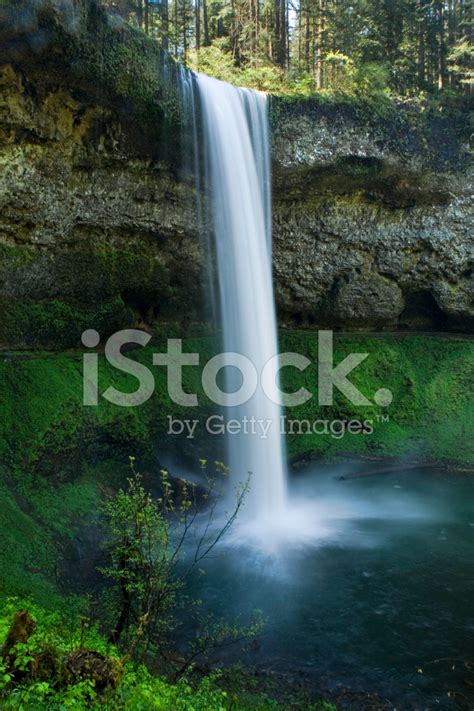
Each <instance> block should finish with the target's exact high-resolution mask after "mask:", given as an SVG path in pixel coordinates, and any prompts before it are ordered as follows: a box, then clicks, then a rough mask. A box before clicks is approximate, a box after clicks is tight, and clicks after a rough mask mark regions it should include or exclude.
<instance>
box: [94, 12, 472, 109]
mask: <svg viewBox="0 0 474 711" xmlns="http://www.w3.org/2000/svg"><path fill="white" fill-rule="evenodd" d="M104 4H105V6H106V7H107V9H108V10H109V11H112V12H114V13H118V14H119V15H120V16H121V17H123V18H125V19H126V20H127V21H129V22H131V23H132V24H135V25H136V26H138V27H139V28H140V29H142V30H144V31H145V32H146V33H147V34H148V35H150V36H151V37H153V38H155V39H156V40H157V42H159V44H160V45H161V46H162V47H163V48H164V49H167V50H169V51H170V52H171V53H172V54H173V55H174V56H175V57H176V58H177V59H178V60H180V61H181V62H183V63H184V64H186V65H189V66H191V67H192V68H194V69H198V70H200V71H204V72H207V73H209V74H212V75H214V76H217V77H218V78H221V79H225V80H228V81H233V82H234V83H237V84H246V85H249V86H255V87H256V88H261V89H266V90H270V91H279V90H281V91H286V92H288V91H290V92H292V91H293V92H297V93H304V94H309V93H312V92H314V91H329V92H332V93H364V92H366V91H369V92H372V93H373V92H386V93H388V94H393V95H397V96H404V97H410V96H419V95H421V94H429V93H436V92H439V91H446V90H451V91H456V92H461V93H466V94H469V93H470V92H471V91H472V87H473V84H474V69H473V63H474V49H473V44H472V2H471V0H104Z"/></svg>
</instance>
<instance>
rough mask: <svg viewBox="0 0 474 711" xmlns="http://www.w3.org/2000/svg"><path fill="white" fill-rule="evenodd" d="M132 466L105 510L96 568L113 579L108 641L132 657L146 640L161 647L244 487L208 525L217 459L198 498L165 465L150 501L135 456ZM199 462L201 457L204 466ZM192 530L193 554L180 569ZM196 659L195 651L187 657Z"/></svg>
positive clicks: (222, 470)
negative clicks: (104, 550)
mask: <svg viewBox="0 0 474 711" xmlns="http://www.w3.org/2000/svg"><path fill="white" fill-rule="evenodd" d="M130 465H131V469H132V475H131V476H130V478H129V479H128V480H127V488H126V489H120V490H119V491H118V492H117V493H116V494H115V496H113V497H111V498H110V499H109V500H108V501H106V502H105V504H104V507H103V513H104V516H105V519H106V521H107V524H108V529H109V532H110V542H109V561H108V564H107V565H105V566H104V567H102V568H100V571H101V572H102V574H103V575H104V576H105V577H106V578H107V579H108V580H110V581H112V582H113V583H114V591H115V597H116V600H115V604H114V606H113V611H114V613H115V619H114V622H113V624H112V629H111V632H110V635H109V641H110V642H112V643H114V644H118V643H122V645H124V646H126V647H127V649H128V652H127V654H128V656H132V655H134V653H135V651H136V649H137V648H138V646H139V645H142V643H144V646H145V648H146V647H147V645H148V643H150V642H152V643H154V644H157V645H158V646H159V647H160V648H161V649H164V648H165V646H166V645H164V640H165V638H166V637H167V636H168V635H169V634H170V632H171V631H172V629H173V627H174V613H175V611H176V607H177V605H178V596H179V594H180V593H181V592H182V590H183V586H184V583H185V580H186V579H187V577H188V576H189V575H190V573H191V571H192V570H193V569H195V568H196V566H197V565H198V564H199V563H200V562H201V561H202V560H203V559H204V558H205V557H206V556H207V555H209V553H210V552H211V551H212V550H213V549H214V548H215V546H216V545H217V543H218V542H219V541H220V539H221V538H222V537H223V535H224V534H225V533H226V532H227V531H228V530H229V528H230V526H231V525H232V523H233V522H234V520H235V518H236V517H237V514H238V512H239V510H240V508H241V506H242V504H243V501H244V497H245V494H246V492H247V490H248V480H247V482H245V483H244V484H243V485H242V486H241V487H240V488H239V490H238V491H237V495H236V503H235V506H234V508H233V510H232V512H231V513H230V514H228V515H227V516H226V517H225V520H224V522H223V523H222V524H220V525H218V526H217V527H214V521H215V515H216V511H217V507H218V504H219V500H220V492H221V487H222V483H223V477H225V476H226V474H227V469H226V467H225V466H224V465H223V464H222V463H220V462H216V463H215V467H216V471H215V472H214V474H213V476H208V477H207V481H208V491H207V493H206V494H202V496H201V502H199V500H198V498H199V497H198V493H197V489H196V487H195V486H193V485H190V484H189V483H188V482H186V481H184V480H180V481H178V482H174V483H173V482H172V481H171V480H170V477H169V474H168V472H167V471H166V470H161V496H160V497H159V498H158V499H156V500H155V499H153V498H152V496H151V495H150V494H149V493H148V492H147V491H146V490H145V488H144V486H143V480H142V477H141V476H140V474H139V473H137V472H136V470H135V467H134V459H133V458H130ZM205 465H206V463H205V462H204V461H203V460H201V467H202V469H203V471H204V468H205ZM206 502H207V509H206V512H205V513H204V514H203V517H204V519H203V520H200V521H199V525H197V520H198V516H199V514H200V508H201V507H202V504H203V503H206ZM191 533H192V535H193V541H194V545H193V552H192V555H191V556H189V555H188V556H187V557H186V562H185V565H184V566H183V565H181V567H179V565H178V564H181V563H182V555H181V554H182V553H183V551H184V547H185V544H187V541H188V538H189V536H190V534H191ZM195 656H196V653H195V650H194V651H193V659H194V657H195ZM180 665H181V666H183V662H182V660H181V662H180Z"/></svg>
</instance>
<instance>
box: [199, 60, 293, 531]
mask: <svg viewBox="0 0 474 711" xmlns="http://www.w3.org/2000/svg"><path fill="white" fill-rule="evenodd" d="M197 87H198V91H199V97H200V102H201V108H202V119H203V131H204V142H205V146H206V150H205V155H206V157H205V160H206V162H207V165H206V174H207V175H208V178H209V182H210V189H211V194H212V222H213V232H214V239H215V244H214V247H215V254H216V261H217V271H218V283H219V302H220V320H221V326H222V332H223V346H224V351H225V352H227V353H237V354H240V355H242V356H245V358H247V359H248V360H249V361H250V363H251V364H252V365H253V367H254V368H255V371H256V373H258V375H259V376H260V374H261V372H262V369H263V367H264V366H265V364H267V363H268V362H269V361H270V360H271V359H272V358H273V359H274V360H273V362H271V363H270V365H269V366H267V373H268V376H269V377H268V381H269V382H270V386H269V387H267V392H266V393H264V392H263V389H262V387H261V384H260V379H259V381H258V383H257V387H256V390H255V393H254V394H253V395H252V396H251V397H250V398H249V399H248V400H247V401H246V402H244V403H242V404H232V401H233V399H234V395H233V393H234V392H236V391H238V390H239V389H240V386H241V384H242V375H241V373H240V372H239V371H238V370H237V368H236V367H227V368H225V373H226V377H225V381H226V391H227V392H228V393H229V394H228V396H227V397H226V401H225V402H224V403H223V406H224V408H225V411H226V412H225V416H226V418H230V419H234V418H235V419H237V420H239V421H240V422H248V423H249V425H250V424H251V423H252V422H254V421H255V420H256V421H257V422H262V423H265V426H266V427H267V428H268V434H267V436H266V437H265V438H264V437H262V433H261V431H260V428H256V429H257V430H258V431H257V432H256V433H255V434H252V433H247V434H245V433H242V434H241V435H232V436H229V437H228V440H229V441H228V458H229V465H230V468H231V472H232V476H233V478H234V482H238V481H242V480H244V479H245V478H246V476H247V474H248V473H251V480H250V492H249V494H248V497H247V501H246V504H245V507H244V510H245V516H246V517H247V518H249V517H251V518H252V520H253V521H259V522H260V523H261V524H262V525H265V524H266V523H267V522H268V523H269V522H270V521H275V520H276V519H278V518H279V516H280V515H281V514H282V513H283V511H284V509H285V504H286V497H287V493H286V467H285V452H284V443H283V437H282V435H281V434H280V431H279V425H280V406H279V405H278V404H276V403H277V402H278V391H277V383H278V368H277V360H276V359H275V356H276V354H277V352H278V346H277V329H276V316H275V305H274V296H273V282H272V245H271V180H270V157H269V138H268V122H267V98H266V96H265V95H264V94H261V93H257V92H255V91H250V90H248V89H240V88H237V87H234V86H231V85H230V84H226V83H225V82H222V81H218V80H216V79H212V78H210V77H208V76H205V75H203V74H198V75H197ZM235 362H237V363H238V361H235ZM249 380H251V378H249ZM250 429H251V427H250V426H249V430H250Z"/></svg>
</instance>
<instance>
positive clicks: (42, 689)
mask: <svg viewBox="0 0 474 711" xmlns="http://www.w3.org/2000/svg"><path fill="white" fill-rule="evenodd" d="M19 609H23V610H27V611H28V613H29V614H30V615H31V616H32V617H33V619H34V621H35V623H36V630H35V632H34V634H33V635H32V636H31V637H30V638H29V639H28V641H27V642H26V643H22V644H17V645H16V647H15V648H14V652H15V663H14V668H13V669H9V668H8V667H7V664H6V661H5V660H2V659H1V657H0V706H1V708H2V709H5V711H64V710H66V709H67V710H70V711H83V710H85V709H106V710H108V711H150V710H151V709H156V711H226V710H227V709H228V710H229V711H231V710H232V711H287V710H288V709H295V711H296V709H305V711H336V709H335V707H334V706H332V705H331V704H328V703H326V702H320V703H312V702H310V701H309V700H306V701H304V702H303V701H301V702H300V701H298V698H297V697H294V698H293V697H292V696H291V693H290V694H289V693H288V689H286V692H285V697H288V698H291V702H287V701H286V700H285V701H284V702H277V701H275V700H274V699H273V698H272V696H271V694H270V693H269V692H267V691H261V690H260V689H259V687H260V686H261V680H260V681H257V680H256V679H254V678H253V677H252V675H251V674H249V673H244V672H243V671H242V670H233V669H229V670H226V671H219V670H217V671H215V672H213V673H211V674H209V675H207V676H205V677H203V678H199V679H194V678H182V679H180V680H179V681H178V682H177V683H170V682H169V681H166V680H165V679H164V678H161V677H159V676H155V675H154V674H152V673H151V672H150V670H149V669H148V668H147V667H146V666H145V665H144V664H141V663H133V662H130V661H128V662H126V663H125V664H124V666H123V673H122V674H121V679H120V683H119V684H118V686H117V688H112V687H110V686H109V687H107V688H106V689H105V690H98V689H97V688H96V687H95V685H94V682H92V681H91V680H89V679H85V680H83V681H79V682H77V681H74V680H72V679H71V678H70V677H68V676H67V675H66V676H64V674H63V671H62V669H63V664H64V661H65V659H67V657H68V655H70V654H71V653H74V651H75V650H78V649H89V650H93V651H95V652H98V653H99V654H100V655H104V656H106V657H109V658H111V659H115V660H116V663H117V664H118V665H120V664H121V662H120V655H119V652H118V650H117V648H116V647H114V646H113V645H111V644H109V643H108V642H107V641H106V639H105V638H104V637H103V636H102V635H101V634H100V632H99V631H98V628H97V627H96V626H95V625H92V624H90V623H89V622H88V621H87V619H86V618H84V617H83V618H80V617H79V616H78V614H77V613H74V612H71V611H69V612H66V611H65V610H63V611H62V612H61V613H60V612H57V611H55V612H50V611H48V610H45V609H44V608H42V607H41V606H39V605H37V604H35V603H33V602H32V601H31V600H30V599H19V598H9V599H8V600H6V601H5V603H4V604H3V605H2V607H1V610H0V645H1V644H2V643H3V641H4V640H5V637H6V635H7V632H8V630H9V627H10V624H11V622H12V619H13V616H14V614H15V612H16V611H17V610H19ZM45 653H47V659H48V660H49V663H48V666H45V665H43V666H42V667H40V666H39V665H38V660H39V659H41V658H42V657H41V655H45ZM43 658H46V657H45V656H43ZM51 660H54V664H51Z"/></svg>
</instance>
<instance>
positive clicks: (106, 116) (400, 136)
mask: <svg viewBox="0 0 474 711" xmlns="http://www.w3.org/2000/svg"><path fill="white" fill-rule="evenodd" d="M0 41H1V43H2V47H3V57H4V64H3V65H2V67H1V71H0V90H1V97H0V162H1V165H2V170H1V174H0V207H1V210H0V310H1V318H0V347H3V348H25V347H26V348H31V347H51V348H60V349H61V348H67V347H74V346H77V345H79V338H80V333H81V332H82V330H84V328H90V327H94V328H97V329H98V330H99V331H100V332H101V333H102V334H103V335H106V334H107V333H111V332H113V331H114V330H116V329H118V328H122V327H129V326H136V325H141V326H142V327H145V328H149V329H151V330H153V329H156V328H160V326H164V325H165V324H168V328H169V324H173V327H174V328H178V327H179V329H180V333H181V332H183V329H184V331H185V330H186V328H187V327H188V326H190V325H192V324H195V323H196V322H200V321H202V320H203V318H204V315H203V314H204V309H203V299H202V290H201V285H202V283H203V282H204V281H205V280H204V278H203V264H204V262H205V259H204V258H203V254H202V249H201V246H200V240H199V234H198V229H197V222H198V221H197V217H196V209H195V204H196V201H195V194H194V184H193V181H192V179H191V178H190V177H189V176H188V177H184V176H183V175H182V173H181V172H180V166H181V165H182V156H183V154H186V151H189V150H190V148H189V144H187V141H186V131H185V115H184V113H183V106H182V104H181V103H180V101H179V79H178V72H177V70H176V67H175V66H174V64H173V62H172V61H171V60H170V59H168V58H167V57H165V56H164V55H163V53H162V52H160V50H159V49H158V48H157V47H156V45H155V44H154V43H153V42H151V41H148V40H147V39H146V38H143V37H142V36H141V35H140V34H139V33H137V32H135V31H134V30H132V29H131V28H129V27H127V26H126V25H124V24H123V23H121V22H119V21H118V20H117V19H116V18H113V17H108V16H106V15H105V14H104V13H103V12H102V11H101V10H100V8H99V6H98V5H97V4H96V3H95V2H94V1H93V0H68V1H67V2H59V0H44V1H42V2H33V1H32V0H31V1H30V0H28V2H25V3H24V5H23V7H22V9H21V11H19V10H18V8H17V6H15V5H14V4H13V3H11V2H10V1H8V2H5V3H4V4H3V5H2V8H1V10H0ZM393 110H394V114H393V115H387V113H385V115H383V116H380V115H378V114H377V113H376V112H375V111H373V110H370V109H369V108H368V107H365V108H364V107H362V106H359V107H357V106H351V105H349V104H345V103H340V104H334V103H332V104H324V103H321V102H319V103H318V102H316V101H305V102H302V101H285V100H283V99H281V98H280V99H274V100H273V101H272V107H271V116H270V118H271V126H272V135H273V143H272V150H273V162H274V263H275V278H276V291H277V300H278V307H279V313H280V319H281V322H282V324H285V325H298V326H309V327H315V326H319V325H323V326H333V327H335V328H342V329H345V330H352V329H367V330H379V329H398V328H409V329H412V330H418V329H420V330H426V329H430V330H431V329H435V330H460V331H469V330H472V326H473V322H474V311H473V276H472V224H473V220H472V184H471V183H470V182H469V180H468V174H469V152H468V148H467V145H466V142H467V139H466V136H467V135H468V128H467V118H466V115H464V114H463V113H462V112H461V111H458V112H457V113H456V114H455V115H454V114H452V115H449V112H447V111H445V112H441V113H440V114H439V116H424V115H423V114H422V113H421V112H420V110H418V109H412V108H410V107H408V106H400V107H395V106H394V107H393Z"/></svg>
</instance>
